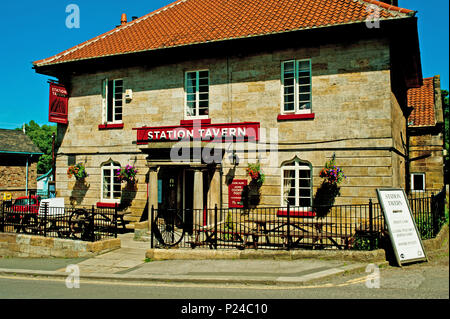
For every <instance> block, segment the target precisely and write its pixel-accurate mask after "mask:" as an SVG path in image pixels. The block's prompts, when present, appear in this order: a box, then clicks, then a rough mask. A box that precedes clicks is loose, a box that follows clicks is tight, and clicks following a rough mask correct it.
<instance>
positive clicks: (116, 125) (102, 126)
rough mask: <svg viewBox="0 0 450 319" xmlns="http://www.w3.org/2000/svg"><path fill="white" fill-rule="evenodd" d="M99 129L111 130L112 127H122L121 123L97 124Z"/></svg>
mask: <svg viewBox="0 0 450 319" xmlns="http://www.w3.org/2000/svg"><path fill="white" fill-rule="evenodd" d="M98 129H99V130H113V129H123V123H120V124H100V125H99V126H98Z"/></svg>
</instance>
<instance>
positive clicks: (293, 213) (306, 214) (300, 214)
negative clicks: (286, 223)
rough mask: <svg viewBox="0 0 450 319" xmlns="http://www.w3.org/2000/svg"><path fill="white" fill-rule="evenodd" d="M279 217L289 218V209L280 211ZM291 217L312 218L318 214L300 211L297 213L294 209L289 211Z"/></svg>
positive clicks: (278, 212)
mask: <svg viewBox="0 0 450 319" xmlns="http://www.w3.org/2000/svg"><path fill="white" fill-rule="evenodd" d="M277 217H287V209H279V210H278V211H277ZM289 217H292V218H296V217H303V218H312V217H316V213H315V212H313V211H298V210H297V211H296V210H295V209H292V210H290V211H289Z"/></svg>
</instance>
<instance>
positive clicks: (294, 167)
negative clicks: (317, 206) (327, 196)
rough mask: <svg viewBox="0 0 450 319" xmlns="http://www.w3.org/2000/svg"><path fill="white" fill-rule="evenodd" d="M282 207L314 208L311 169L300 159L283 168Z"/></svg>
mask: <svg viewBox="0 0 450 319" xmlns="http://www.w3.org/2000/svg"><path fill="white" fill-rule="evenodd" d="M281 178H282V181H281V196H282V203H281V206H284V205H286V204H287V203H289V205H290V206H295V207H301V208H304V209H305V210H309V209H310V208H311V206H312V182H311V167H310V166H309V165H308V164H305V163H302V162H301V161H300V160H299V159H298V158H296V159H295V160H294V161H292V162H289V163H287V164H285V165H283V166H282V167H281Z"/></svg>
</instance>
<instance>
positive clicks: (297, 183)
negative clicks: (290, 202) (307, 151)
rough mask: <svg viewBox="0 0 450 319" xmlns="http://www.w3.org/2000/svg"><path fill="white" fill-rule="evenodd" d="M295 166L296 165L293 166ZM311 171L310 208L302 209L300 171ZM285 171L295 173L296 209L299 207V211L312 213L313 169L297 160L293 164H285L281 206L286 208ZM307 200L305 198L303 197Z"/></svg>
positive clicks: (282, 178)
mask: <svg viewBox="0 0 450 319" xmlns="http://www.w3.org/2000/svg"><path fill="white" fill-rule="evenodd" d="M292 164H294V165H292ZM302 170H303V171H309V190H310V196H309V200H310V206H304V207H300V198H301V197H300V191H299V189H300V171H302ZM285 171H295V176H294V180H295V207H296V208H297V207H298V210H299V211H311V209H312V199H313V198H312V197H313V186H312V185H313V176H312V167H311V165H309V164H308V163H304V162H301V161H300V160H298V159H295V160H294V161H293V162H288V163H285V164H284V165H283V166H281V206H282V207H284V206H286V205H287V202H286V201H285V199H284V172H285ZM303 198H305V197H303Z"/></svg>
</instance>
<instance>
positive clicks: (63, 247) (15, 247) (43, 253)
mask: <svg viewBox="0 0 450 319" xmlns="http://www.w3.org/2000/svg"><path fill="white" fill-rule="evenodd" d="M120 247H121V241H120V239H117V238H114V239H107V240H103V241H98V242H83V241H79V240H69V239H59V238H47V237H40V236H31V235H24V234H9V233H0V257H20V258H48V257H54V258H79V257H81V258H90V257H94V256H97V255H100V254H103V253H106V252H109V251H111V250H115V249H118V248H120Z"/></svg>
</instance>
